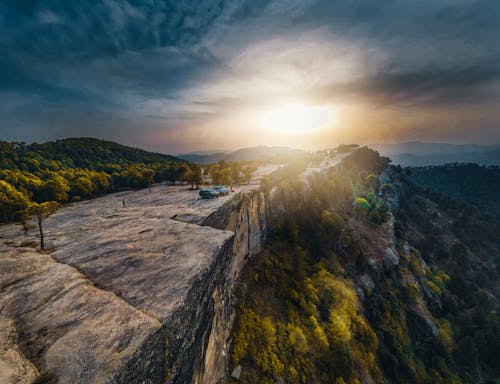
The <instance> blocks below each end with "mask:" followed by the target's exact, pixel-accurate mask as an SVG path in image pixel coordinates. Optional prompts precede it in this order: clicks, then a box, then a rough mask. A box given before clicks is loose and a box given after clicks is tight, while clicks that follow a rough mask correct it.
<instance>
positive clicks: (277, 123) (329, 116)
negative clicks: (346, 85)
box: [260, 103, 336, 132]
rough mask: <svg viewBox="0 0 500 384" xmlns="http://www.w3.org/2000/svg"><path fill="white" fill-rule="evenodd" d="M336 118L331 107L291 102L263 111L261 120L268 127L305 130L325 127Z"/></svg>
mask: <svg viewBox="0 0 500 384" xmlns="http://www.w3.org/2000/svg"><path fill="white" fill-rule="evenodd" d="M335 119H336V114H335V113H333V110H332V108H330V107H325V106H309V105H305V104H301V103H289V104H284V105H281V106H279V107H278V108H276V109H272V110H269V111H267V112H265V113H263V114H262V117H261V119H260V120H261V121H260V122H261V125H262V126H263V127H265V128H267V129H274V130H279V131H287V132H304V131H310V130H315V129H319V128H322V127H325V126H326V125H329V124H331V123H333V122H334V120H335Z"/></svg>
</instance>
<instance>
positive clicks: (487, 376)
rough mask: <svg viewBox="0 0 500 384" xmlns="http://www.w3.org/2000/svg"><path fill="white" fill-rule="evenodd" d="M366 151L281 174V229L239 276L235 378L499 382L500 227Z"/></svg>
mask: <svg viewBox="0 0 500 384" xmlns="http://www.w3.org/2000/svg"><path fill="white" fill-rule="evenodd" d="M357 153H358V154H359V155H356V156H349V157H348V158H346V160H347V161H346V162H343V163H342V164H341V165H340V166H338V167H335V168H334V169H328V170H326V171H324V172H321V173H320V174H316V175H315V176H313V177H312V178H309V179H308V182H307V183H304V182H303V181H302V182H293V181H292V182H287V183H281V184H280V185H278V186H277V189H278V190H277V191H276V192H275V193H276V195H279V196H281V207H282V209H280V212H279V214H271V215H270V216H269V217H270V218H272V220H273V221H274V222H273V224H272V226H273V228H274V229H275V230H274V231H273V232H272V233H271V235H270V237H269V241H268V243H267V244H266V247H265V248H264V250H263V252H262V253H260V254H259V255H257V256H256V257H255V259H254V261H252V263H249V264H247V265H246V267H245V268H244V270H243V273H242V275H241V281H240V284H239V287H240V290H239V295H238V297H239V302H238V304H237V306H238V315H237V320H236V323H235V324H236V325H235V329H234V331H233V333H232V337H233V338H232V347H231V366H230V368H231V369H230V373H233V375H228V379H229V380H230V381H231V382H234V383H236V382H241V383H254V382H256V381H259V382H262V383H276V382H287V383H320V382H333V383H352V384H359V383H367V384H368V383H493V382H495V380H497V379H498V377H499V374H500V372H499V371H498V364H497V363H496V361H495V359H496V356H498V353H499V351H500V344H499V342H498V340H500V326H499V324H500V323H499V319H498V313H499V312H498V311H499V309H500V308H499V300H498V293H499V290H498V287H499V278H498V276H499V274H498V268H499V264H500V240H499V239H500V232H499V228H498V226H497V225H496V224H495V222H493V221H492V220H489V219H488V218H487V217H484V216H483V215H481V214H480V212H478V211H477V209H474V208H470V207H469V208H468V207H467V206H466V205H464V204H463V203H460V202H456V201H454V200H453V199H451V198H449V197H447V196H444V195H440V194H438V193H436V192H431V191H427V190H424V189H422V188H419V187H418V186H416V185H414V184H413V183H412V182H411V180H410V179H409V178H408V177H407V176H406V174H405V172H403V171H402V170H401V169H400V168H397V167H390V168H387V169H385V171H383V169H384V168H385V166H378V165H377V162H380V164H383V159H379V160H377V158H376V156H374V155H373V153H370V152H369V151H367V150H361V151H359V152H357ZM382 171H383V172H382ZM370 172H373V173H375V174H378V176H379V177H378V181H376V178H373V177H371V176H370ZM360 199H361V200H360ZM353 200H354V202H355V203H354V204H352V202H353ZM358 200H360V201H361V203H359V205H357V202H358ZM275 208H276V206H274V205H272V206H271V210H274V209H275Z"/></svg>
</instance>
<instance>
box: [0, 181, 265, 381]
mask: <svg viewBox="0 0 500 384" xmlns="http://www.w3.org/2000/svg"><path fill="white" fill-rule="evenodd" d="M238 191H239V192H241V193H235V194H230V195H229V196H225V197H222V198H219V199H214V200H201V199H199V198H198V192H197V191H190V190H188V189H187V188H186V187H170V186H164V185H162V186H157V187H154V188H153V190H152V193H149V192H148V191H147V190H141V191H136V192H125V193H118V194H113V195H108V196H104V197H101V198H98V199H94V200H90V201H85V202H81V203H76V204H71V205H69V206H66V207H64V208H62V209H60V210H59V211H58V212H57V213H55V214H54V215H53V216H51V217H50V218H48V219H47V220H46V222H45V232H46V243H47V248H48V251H47V252H44V253H40V252H39V251H38V250H36V249H35V248H33V246H32V245H33V244H36V242H37V237H36V234H37V232H36V229H35V228H33V229H31V230H30V232H29V233H28V236H27V237H26V236H24V235H23V234H22V231H21V229H20V227H19V226H16V225H6V226H2V227H0V292H1V294H0V316H1V317H2V319H4V320H2V321H4V322H5V324H9V329H11V331H10V332H11V333H12V336H9V338H8V339H9V340H10V341H9V342H7V340H6V338H3V339H0V351H9V352H8V354H7V355H6V353H5V352H0V353H1V355H0V367H2V372H6V373H5V375H9V377H17V376H19V377H21V376H22V377H24V378H23V380H28V381H29V380H31V379H32V378H33V377H35V376H37V375H38V372H40V374H43V375H45V376H47V377H54V378H57V379H58V382H60V383H106V382H119V383H139V382H148V383H160V382H163V381H164V380H165V379H166V380H167V381H170V382H176V383H177V382H182V383H184V382H186V383H187V382H199V383H210V382H216V380H217V379H218V378H220V377H222V375H223V374H224V370H225V369H227V368H226V364H227V363H226V359H227V358H226V354H225V351H224V349H225V348H226V337H227V335H228V332H229V331H228V330H226V329H225V327H226V328H227V327H229V326H230V324H231V321H232V318H231V315H230V312H231V303H230V297H231V291H232V284H233V281H234V280H233V279H234V276H236V275H237V273H238V265H239V264H241V263H242V260H243V259H244V258H245V257H246V255H247V254H249V253H252V252H257V251H258V250H259V249H260V245H261V242H262V239H263V223H264V222H265V220H264V217H263V216H262V215H263V214H264V212H265V210H264V208H263V204H264V201H263V200H262V196H261V195H260V192H259V191H258V188H257V187H256V186H255V185H254V186H245V187H243V188H241V189H238ZM122 200H125V206H123V204H122ZM226 228H227V229H229V230H226ZM235 233H236V237H237V241H234V239H235ZM234 255H238V256H237V257H233V256H234ZM235 265H236V266H235ZM2 324H4V323H2ZM2 328H3V327H2ZM12 340H14V341H12ZM11 351H14V352H11ZM221 352H224V353H221ZM5 356H7V357H5ZM9 356H10V357H9ZM22 372H24V374H22ZM2 374H4V373H2ZM16 375H17V376H16ZM0 378H2V379H3V377H0ZM0 382H8V381H6V380H0ZM14 382H23V381H22V380H21V381H19V380H18V381H14Z"/></svg>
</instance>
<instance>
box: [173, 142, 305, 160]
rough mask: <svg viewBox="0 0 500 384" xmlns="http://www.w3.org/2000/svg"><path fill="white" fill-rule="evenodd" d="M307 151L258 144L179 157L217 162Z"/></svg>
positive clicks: (255, 158)
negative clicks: (226, 150)
mask: <svg viewBox="0 0 500 384" xmlns="http://www.w3.org/2000/svg"><path fill="white" fill-rule="evenodd" d="M304 153H305V151H303V150H301V149H293V148H289V147H268V146H264V145H262V146H257V147H249V148H241V149H238V150H236V151H232V152H231V151H228V152H224V151H214V152H213V153H207V151H203V152H201V151H200V152H191V153H185V154H181V155H178V156H177V157H179V158H181V159H184V160H188V161H191V162H193V163H198V164H211V163H216V162H218V161H220V160H225V161H245V160H257V159H261V158H265V157H274V156H280V155H300V154H304Z"/></svg>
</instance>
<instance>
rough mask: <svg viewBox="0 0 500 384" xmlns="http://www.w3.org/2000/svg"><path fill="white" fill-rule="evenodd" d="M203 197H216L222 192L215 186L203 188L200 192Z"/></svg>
mask: <svg viewBox="0 0 500 384" xmlns="http://www.w3.org/2000/svg"><path fill="white" fill-rule="evenodd" d="M199 195H200V197H201V198H202V199H215V198H216V197H219V195H220V193H219V191H217V190H216V189H214V188H209V189H202V190H201V191H200V193H199Z"/></svg>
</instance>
